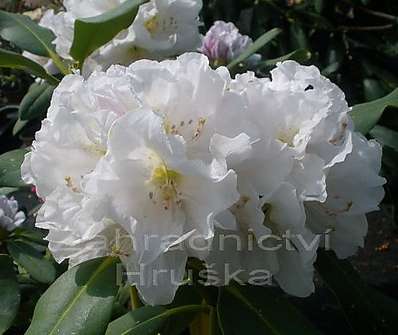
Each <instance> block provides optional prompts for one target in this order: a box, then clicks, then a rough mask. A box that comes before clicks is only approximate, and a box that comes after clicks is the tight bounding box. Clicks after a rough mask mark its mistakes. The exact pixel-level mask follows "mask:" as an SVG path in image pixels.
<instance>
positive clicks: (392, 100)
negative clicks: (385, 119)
mask: <svg viewBox="0 0 398 335" xmlns="http://www.w3.org/2000/svg"><path fill="white" fill-rule="evenodd" d="M389 106H392V107H398V88H397V89H395V90H394V91H393V92H391V93H390V94H388V95H386V96H385V97H383V98H380V99H377V100H374V101H371V102H367V103H363V104H359V105H355V106H354V107H353V108H352V111H351V116H352V118H353V120H354V124H355V130H356V131H359V132H361V133H362V134H367V133H368V132H369V131H370V130H371V129H372V128H373V127H374V126H375V125H376V124H377V122H378V121H379V119H380V118H381V116H382V115H383V112H384V110H385V109H386V108H387V107H389Z"/></svg>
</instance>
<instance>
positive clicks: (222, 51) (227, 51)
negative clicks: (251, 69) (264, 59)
mask: <svg viewBox="0 0 398 335" xmlns="http://www.w3.org/2000/svg"><path fill="white" fill-rule="evenodd" d="M252 44H253V40H252V39H251V38H250V37H249V36H246V35H242V34H241V33H240V32H239V30H238V28H237V27H236V26H235V25H234V24H233V23H232V22H228V23H227V22H224V21H216V22H214V24H213V26H212V27H211V28H210V29H209V31H208V32H207V33H206V35H205V36H204V37H203V39H202V46H201V47H200V52H202V53H203V54H204V55H206V56H207V57H208V58H209V60H210V61H211V63H212V64H214V65H226V64H228V63H229V62H231V61H232V60H234V59H235V58H237V57H238V56H240V55H241V54H242V53H243V52H244V51H246V50H247V49H248V48H249V47H250V46H251V45H252ZM259 60H261V55H258V54H255V55H253V56H251V57H250V58H249V60H248V62H249V63H256V62H258V61H259Z"/></svg>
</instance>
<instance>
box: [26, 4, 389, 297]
mask: <svg viewBox="0 0 398 335" xmlns="http://www.w3.org/2000/svg"><path fill="white" fill-rule="evenodd" d="M159 3H161V1H153V3H152V2H151V3H150V4H148V6H156V5H159ZM175 3H178V1H175ZM184 3H186V4H187V3H192V1H185V2H184ZM152 9H153V8H152ZM152 9H151V10H150V12H152ZM194 16H195V15H194V13H192V16H191V17H192V18H193V17H194ZM143 17H144V18H145V20H147V18H146V17H145V15H144V16H143ZM136 20H138V19H136ZM137 22H139V21H137ZM137 24H138V23H137ZM155 26H156V25H155ZM166 44H167V43H166ZM348 112H349V107H348V105H347V102H346V101H345V97H344V94H343V93H342V91H341V90H340V89H339V88H338V87H337V86H335V85H334V84H332V83H331V82H330V81H329V80H328V79H326V78H325V77H323V76H321V75H320V73H319V71H318V69H317V68H316V67H314V66H309V67H308V66H301V65H299V64H298V63H296V62H294V61H286V62H283V63H280V64H278V66H277V68H276V69H275V70H273V71H272V72H271V79H266V78H263V79H260V78H257V77H255V75H254V74H253V73H250V72H249V73H246V74H243V75H238V76H237V77H236V78H235V79H232V78H231V77H230V74H229V72H228V70H227V69H226V68H224V67H219V68H218V69H216V70H213V69H212V68H211V67H210V65H209V60H208V58H207V57H206V56H204V55H200V54H198V53H186V54H183V55H182V56H179V57H178V58H177V59H176V60H165V61H162V62H158V61H150V60H140V61H137V62H135V63H133V64H132V65H130V66H129V67H123V66H117V65H116V66H111V67H110V68H109V69H108V70H107V71H106V72H102V71H95V72H94V73H93V74H92V75H91V76H90V77H88V78H87V79H84V78H83V77H82V76H80V75H79V74H73V75H68V76H66V77H65V78H64V79H63V80H62V82H61V84H60V85H59V86H58V87H57V88H56V90H55V92H54V96H53V98H52V102H51V107H50V108H49V111H48V115H47V118H46V119H45V120H44V121H43V124H42V128H41V130H40V131H39V132H38V133H37V134H36V140H35V141H34V143H33V146H32V151H31V152H30V153H28V154H27V155H26V158H25V161H24V164H23V167H22V175H23V179H24V181H25V182H27V183H30V184H34V185H35V186H36V187H37V192H38V195H39V196H40V197H41V198H43V200H44V205H43V207H42V208H41V210H40V212H39V214H38V217H37V223H36V225H37V226H38V227H40V228H44V229H48V230H49V234H48V236H47V239H48V241H49V248H50V250H51V252H52V253H53V255H54V257H55V258H56V260H57V261H59V262H61V261H63V260H65V259H69V262H70V265H75V264H79V263H81V262H83V261H86V260H89V259H92V258H95V257H101V256H106V255H115V256H119V257H120V259H121V260H122V262H123V264H124V265H125V267H126V269H127V274H128V279H129V281H130V282H131V283H132V284H135V285H136V286H137V288H138V290H139V292H140V294H141V296H142V297H143V299H144V300H145V301H146V302H147V303H149V304H165V303H169V302H170V301H172V299H173V297H174V294H175V291H176V289H177V287H178V284H179V282H181V281H182V280H183V279H184V273H185V269H186V264H187V259H188V258H189V257H196V258H199V259H200V260H203V261H204V262H205V263H206V264H207V265H208V266H209V267H210V266H211V267H212V269H216V270H217V271H218V272H219V273H223V272H225V266H224V265H225V264H228V265H229V266H230V269H236V270H239V271H240V272H241V273H242V280H243V281H247V280H248V276H249V275H250V272H251V271H253V270H266V271H268V272H269V273H270V274H271V275H272V276H273V277H274V278H275V280H276V282H277V283H278V284H279V285H280V287H282V288H283V289H284V290H285V291H286V292H288V293H290V294H293V295H297V296H307V295H309V294H310V293H311V292H312V291H313V290H314V284H313V263H314V261H315V258H316V251H317V248H318V247H327V246H326V243H325V241H326V242H328V245H329V247H330V248H332V249H333V250H335V251H336V253H337V254H338V256H340V257H347V256H350V255H352V254H354V253H355V251H356V249H357V248H358V247H359V246H362V245H363V240H364V237H365V235H366V231H367V227H366V216H365V214H366V213H367V212H369V211H373V210H375V209H377V206H378V204H379V202H380V201H381V199H382V198H383V188H382V185H383V184H384V179H383V178H381V177H379V175H378V173H379V170H380V164H381V148H380V146H379V145H378V144H377V143H376V142H375V141H368V140H367V139H366V138H364V137H363V136H361V135H359V134H358V133H355V132H354V130H353V126H352V121H351V119H350V116H349V115H348ZM225 234H227V235H235V236H239V237H242V241H246V242H244V243H242V244H241V245H237V244H236V243H231V241H230V240H229V241H228V242H227V243H225V244H224V245H223V246H222V248H221V247H220V239H219V237H220V236H222V235H225ZM327 234H329V235H330V236H327ZM247 241H249V242H250V243H248V242H247ZM280 244H281V245H282V247H281V245H280ZM154 270H161V271H163V272H162V273H161V274H159V273H158V272H156V271H154ZM171 272H172V274H173V275H172V276H170V273H171ZM137 273H139V274H140V276H137ZM157 276H159V281H158V284H157V285H155V279H157V278H155V277H157ZM138 277H139V278H138ZM226 284H228V280H224V281H220V282H219V283H218V285H226Z"/></svg>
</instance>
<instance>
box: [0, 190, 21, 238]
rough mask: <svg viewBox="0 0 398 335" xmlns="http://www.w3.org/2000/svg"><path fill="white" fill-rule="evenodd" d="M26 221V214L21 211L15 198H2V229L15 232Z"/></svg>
mask: <svg viewBox="0 0 398 335" xmlns="http://www.w3.org/2000/svg"><path fill="white" fill-rule="evenodd" d="M24 221H25V213H24V212H22V211H20V210H19V206H18V202H17V201H16V200H15V199H14V198H7V197H6V196H4V195H1V196H0V229H4V230H7V231H13V230H15V229H16V228H18V227H20V226H21V224H22V223H23V222H24Z"/></svg>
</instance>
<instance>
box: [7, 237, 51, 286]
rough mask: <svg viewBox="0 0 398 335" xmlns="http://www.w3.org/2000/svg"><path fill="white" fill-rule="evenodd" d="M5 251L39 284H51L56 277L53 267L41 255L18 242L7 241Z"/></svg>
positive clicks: (25, 244)
mask: <svg viewBox="0 0 398 335" xmlns="http://www.w3.org/2000/svg"><path fill="white" fill-rule="evenodd" d="M7 249H8V252H9V253H10V255H11V256H12V258H13V259H14V260H15V262H17V263H18V264H19V265H20V266H22V267H23V268H24V269H25V270H26V271H27V272H28V273H29V274H30V275H31V276H32V278H34V279H36V280H37V281H39V282H41V283H45V284H48V283H51V282H53V281H54V279H55V276H56V270H55V266H54V264H53V263H52V262H50V261H49V260H48V259H45V258H44V257H43V255H42V254H41V253H40V252H38V251H37V250H36V249H34V248H33V247H32V246H30V245H29V244H27V243H24V242H22V241H19V240H13V241H9V242H8V243H7Z"/></svg>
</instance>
